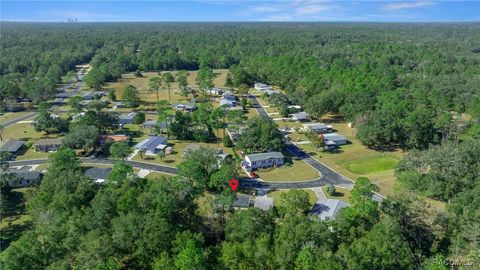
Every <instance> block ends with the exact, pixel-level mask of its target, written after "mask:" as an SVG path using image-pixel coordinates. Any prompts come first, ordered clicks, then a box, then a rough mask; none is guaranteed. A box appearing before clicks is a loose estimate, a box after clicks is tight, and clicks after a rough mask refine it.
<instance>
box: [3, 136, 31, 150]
mask: <svg viewBox="0 0 480 270" xmlns="http://www.w3.org/2000/svg"><path fill="white" fill-rule="evenodd" d="M24 144H25V142H23V141H18V140H15V139H9V140H7V141H5V142H4V143H2V144H1V145H0V151H5V152H17V151H18V149H20V148H21V147H22V146H23V145H24Z"/></svg>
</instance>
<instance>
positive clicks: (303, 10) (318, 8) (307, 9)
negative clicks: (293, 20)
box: [295, 5, 331, 15]
mask: <svg viewBox="0 0 480 270" xmlns="http://www.w3.org/2000/svg"><path fill="white" fill-rule="evenodd" d="M330 8H331V7H330V6H327V5H308V6H302V7H299V8H297V9H295V13H296V14H298V15H307V14H317V13H319V12H322V11H325V10H329V9H330Z"/></svg>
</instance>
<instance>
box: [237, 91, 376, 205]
mask: <svg viewBox="0 0 480 270" xmlns="http://www.w3.org/2000/svg"><path fill="white" fill-rule="evenodd" d="M249 98H250V99H251V100H252V103H253V104H254V107H255V109H256V110H257V112H258V114H259V115H261V116H269V115H268V113H267V111H265V109H264V108H263V107H262V106H261V105H260V102H259V101H258V99H257V97H256V96H255V95H252V94H250V96H249ZM285 144H286V147H287V150H288V151H290V152H291V153H292V154H294V155H295V156H297V157H298V158H300V159H301V160H302V161H304V162H305V163H307V164H308V165H310V166H311V167H313V168H314V169H316V170H317V171H319V172H320V173H321V176H320V177H319V178H318V179H315V180H313V181H307V182H289V183H279V182H278V183H274V182H264V181H261V179H242V180H241V181H240V186H242V187H251V188H267V189H268V188H271V189H294V188H313V187H321V186H326V185H330V184H331V185H335V186H339V187H344V188H347V189H352V188H353V186H354V182H353V181H352V180H351V179H349V178H347V177H345V176H343V175H341V174H339V173H337V172H336V171H334V170H332V169H330V168H329V167H327V166H326V165H324V164H323V163H321V162H319V161H318V160H316V159H314V158H313V157H311V156H310V155H309V154H307V153H305V152H304V151H302V150H301V149H300V148H298V147H297V146H296V145H294V144H293V143H291V142H286V143H285ZM373 199H374V200H376V201H381V200H382V199H383V196H382V195H380V194H377V193H375V194H374V196H373Z"/></svg>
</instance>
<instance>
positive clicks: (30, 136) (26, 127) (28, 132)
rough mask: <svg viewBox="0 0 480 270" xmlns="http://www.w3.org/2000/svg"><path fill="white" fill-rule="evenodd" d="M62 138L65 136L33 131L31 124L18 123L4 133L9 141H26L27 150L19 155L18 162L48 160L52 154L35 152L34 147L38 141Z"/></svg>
mask: <svg viewBox="0 0 480 270" xmlns="http://www.w3.org/2000/svg"><path fill="white" fill-rule="evenodd" d="M61 136H63V135H62V134H50V135H47V134H45V133H43V132H37V131H35V130H34V129H33V126H32V124H30V123H17V124H15V125H12V126H9V127H8V128H6V129H5V131H4V137H5V138H7V139H9V138H12V139H18V140H23V141H25V144H26V146H27V149H24V150H23V152H21V153H19V155H18V156H17V158H16V159H17V160H25V159H43V158H48V156H50V154H51V153H41V152H35V150H34V149H33V146H32V145H33V144H34V143H35V141H37V140H38V139H47V138H49V139H55V138H60V137H61Z"/></svg>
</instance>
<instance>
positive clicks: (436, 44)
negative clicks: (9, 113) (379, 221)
mask: <svg viewBox="0 0 480 270" xmlns="http://www.w3.org/2000/svg"><path fill="white" fill-rule="evenodd" d="M2 26H3V29H2V31H3V35H2V40H1V46H2V57H1V67H0V74H1V89H0V97H1V99H2V100H6V99H12V98H16V97H30V98H32V99H33V100H34V101H39V100H42V99H45V98H47V97H51V96H52V95H53V93H54V92H55V90H54V87H53V86H54V85H55V84H56V83H58V82H59V81H60V78H61V76H62V75H63V74H64V73H65V72H66V71H67V70H69V69H72V68H73V66H74V65H75V64H78V63H84V62H88V61H90V63H91V64H92V65H93V70H92V72H91V74H90V75H89V76H88V78H87V79H88V80H89V81H90V82H91V84H95V82H103V81H114V80H116V79H118V78H119V77H120V76H121V74H122V73H124V72H131V71H136V70H140V71H152V70H158V71H160V70H175V69H187V70H193V69H197V68H198V67H199V65H200V63H202V62H203V63H206V64H208V65H209V66H210V67H211V68H229V69H230V72H231V74H230V77H231V78H232V82H233V85H234V86H238V85H240V84H242V83H245V84H248V85H251V84H252V83H253V82H255V81H261V82H265V83H270V84H274V85H277V86H279V87H282V88H284V89H286V90H287V92H288V94H289V97H290V98H291V99H292V102H295V103H298V104H301V105H304V106H305V107H306V109H307V111H308V112H310V113H311V114H313V115H315V116H321V115H323V114H325V113H331V114H335V115H339V116H341V117H344V118H345V119H346V120H348V121H352V122H355V123H356V124H357V125H358V127H359V130H358V137H359V139H360V140H361V141H362V142H363V143H365V144H367V145H369V146H372V147H392V146H393V147H397V146H400V147H404V148H426V147H428V145H429V144H431V143H439V142H441V141H442V140H445V138H446V137H451V134H450V133H451V132H452V131H453V130H456V128H455V127H456V126H458V125H460V123H457V122H455V121H456V119H455V116H456V115H455V114H452V112H456V113H457V114H458V115H459V114H461V113H465V112H469V110H471V108H473V107H475V106H476V105H475V104H476V103H478V102H480V101H479V97H478V95H479V92H480V89H479V85H480V77H479V75H480V54H479V53H478V52H479V51H480V45H479V44H480V25H479V24H477V23H471V24H373V23H369V24H355V25H353V24H347V23H338V24H335V23H324V24H321V23H230V24H217V23H176V24H173V23H101V24H100V23H80V24H74V25H72V24H18V23H3V25H2ZM452 125H453V126H452Z"/></svg>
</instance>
